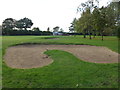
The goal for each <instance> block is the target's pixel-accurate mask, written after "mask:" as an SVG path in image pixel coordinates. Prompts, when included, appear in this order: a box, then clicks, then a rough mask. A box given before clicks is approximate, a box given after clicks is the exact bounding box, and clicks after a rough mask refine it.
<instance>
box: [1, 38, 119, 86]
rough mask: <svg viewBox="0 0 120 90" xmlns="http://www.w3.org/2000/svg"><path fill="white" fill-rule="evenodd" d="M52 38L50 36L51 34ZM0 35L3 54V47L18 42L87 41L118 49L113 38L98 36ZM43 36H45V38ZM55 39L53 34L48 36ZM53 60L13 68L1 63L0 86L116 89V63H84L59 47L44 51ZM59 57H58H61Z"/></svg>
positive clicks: (116, 41)
mask: <svg viewBox="0 0 120 90" xmlns="http://www.w3.org/2000/svg"><path fill="white" fill-rule="evenodd" d="M51 37H52V36H51ZM51 37H50V36H43V37H41V36H3V48H2V50H3V53H2V54H3V55H4V54H5V50H6V48H8V47H9V46H12V45H16V44H20V43H40V44H89V45H96V46H105V47H108V48H110V49H111V50H113V51H116V52H118V40H117V38H116V37H105V40H104V41H101V40H100V37H96V38H95V39H93V40H89V39H84V38H82V37H81V36H76V37H73V36H70V37H68V36H63V37H59V36H58V38H59V39H49V38H51ZM46 38H47V39H46ZM52 38H55V37H52ZM45 54H47V55H49V56H51V58H52V59H53V60H54V62H53V63H52V64H50V65H48V66H45V67H42V68H34V69H13V68H10V67H8V66H7V65H6V64H5V63H4V62H3V65H2V66H3V73H2V75H3V87H4V88H88V87H89V88H117V87H118V64H117V63H116V64H95V63H89V62H84V61H81V60H79V59H78V58H76V57H75V56H73V55H72V54H70V53H68V52H64V51H59V50H51V51H47V52H45ZM61 57H62V58H61Z"/></svg>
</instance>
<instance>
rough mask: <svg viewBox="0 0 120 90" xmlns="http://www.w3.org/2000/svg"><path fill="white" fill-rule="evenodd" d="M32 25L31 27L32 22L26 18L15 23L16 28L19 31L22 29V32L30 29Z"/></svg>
mask: <svg viewBox="0 0 120 90" xmlns="http://www.w3.org/2000/svg"><path fill="white" fill-rule="evenodd" d="M32 25H33V22H32V20H31V19H28V18H26V17H25V18H23V19H20V20H18V21H17V22H16V27H17V28H20V29H23V28H24V30H27V28H31V26H32Z"/></svg>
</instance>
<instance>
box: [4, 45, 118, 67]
mask: <svg viewBox="0 0 120 90" xmlns="http://www.w3.org/2000/svg"><path fill="white" fill-rule="evenodd" d="M53 49H57V50H64V51H67V52H70V53H72V54H73V55H75V56H76V57H78V58H80V59H81V60H84V61H88V62H94V63H118V53H116V52H113V51H111V50H109V49H108V48H106V47H98V46H89V45H19V46H13V47H10V48H8V49H7V51H6V54H5V56H4V59H5V62H6V64H7V65H8V66H10V67H13V68H37V67H42V66H46V65H48V64H51V63H52V62H53V60H52V59H51V58H50V57H48V56H47V55H45V54H43V53H44V52H45V51H46V50H53Z"/></svg>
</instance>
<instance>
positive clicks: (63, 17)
mask: <svg viewBox="0 0 120 90" xmlns="http://www.w3.org/2000/svg"><path fill="white" fill-rule="evenodd" d="M85 1H87V0H0V12H1V13H0V25H2V21H3V20H4V19H6V18H14V19H16V20H19V19H21V18H24V17H27V18H30V19H31V20H32V21H33V23H34V25H33V26H32V27H39V28H40V29H41V30H46V29H47V28H48V27H50V29H51V30H52V28H53V27H55V26H60V27H61V28H63V30H64V31H69V30H68V27H69V26H70V23H71V22H72V21H73V18H75V17H79V16H80V15H79V13H76V12H77V7H78V6H79V5H80V3H82V2H85ZM108 1H109V0H100V5H105V4H106V2H108Z"/></svg>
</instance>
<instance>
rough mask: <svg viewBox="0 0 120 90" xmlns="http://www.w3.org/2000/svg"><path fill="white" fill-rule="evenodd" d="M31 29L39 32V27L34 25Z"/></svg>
mask: <svg viewBox="0 0 120 90" xmlns="http://www.w3.org/2000/svg"><path fill="white" fill-rule="evenodd" d="M32 31H37V32H39V31H40V29H39V27H34V28H33V29H32Z"/></svg>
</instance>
